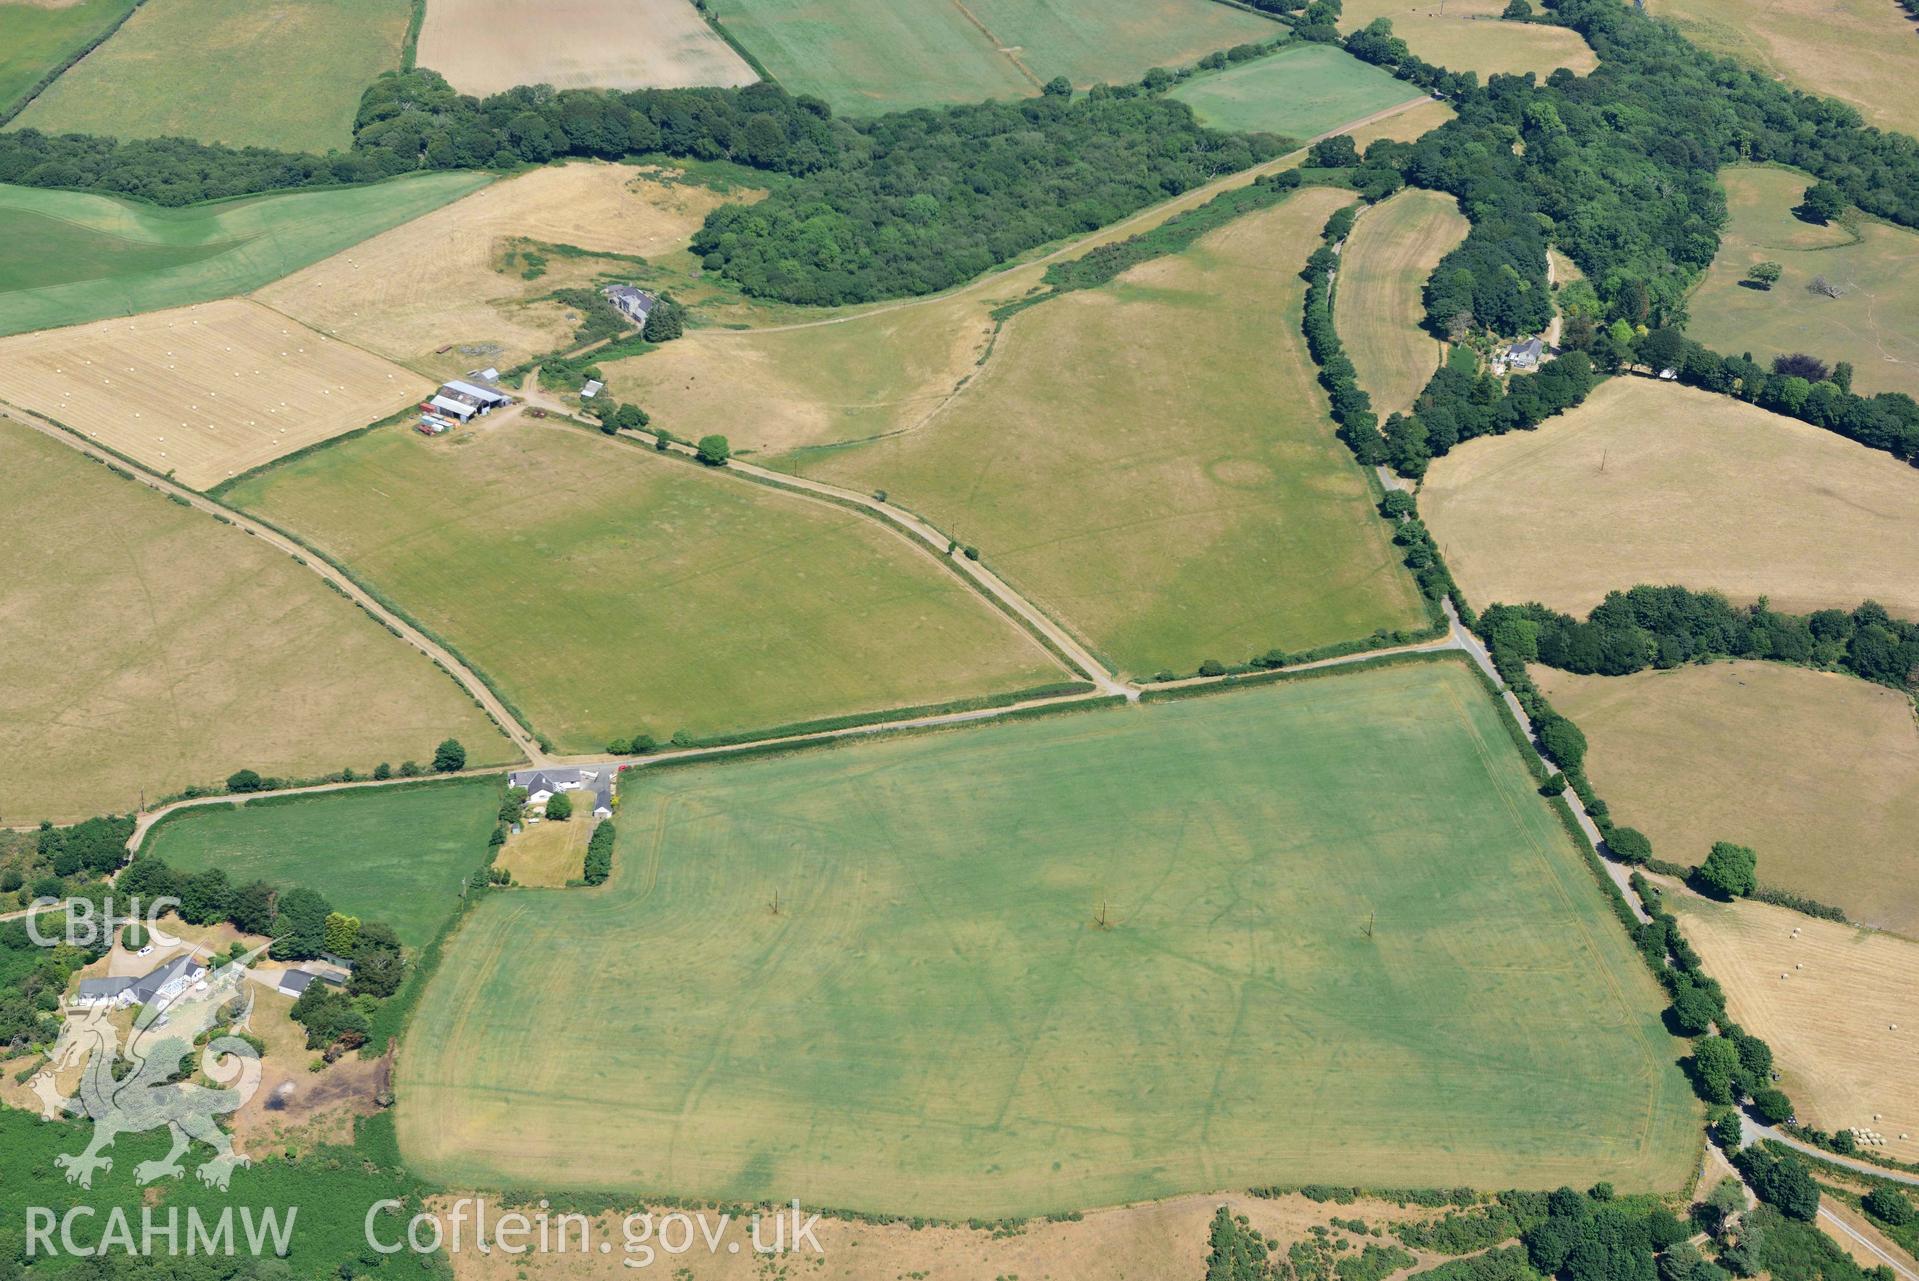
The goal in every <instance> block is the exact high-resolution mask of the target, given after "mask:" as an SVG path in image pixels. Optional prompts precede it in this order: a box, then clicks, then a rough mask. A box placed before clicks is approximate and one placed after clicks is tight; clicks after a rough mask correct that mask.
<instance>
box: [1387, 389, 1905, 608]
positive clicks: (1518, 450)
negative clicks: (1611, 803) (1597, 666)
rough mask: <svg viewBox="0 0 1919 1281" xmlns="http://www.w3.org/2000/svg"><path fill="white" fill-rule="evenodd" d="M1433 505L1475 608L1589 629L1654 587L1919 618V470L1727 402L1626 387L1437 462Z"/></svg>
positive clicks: (1425, 505) (1430, 515) (1431, 520)
mask: <svg viewBox="0 0 1919 1281" xmlns="http://www.w3.org/2000/svg"><path fill="white" fill-rule="evenodd" d="M1419 506H1420V511H1421V514H1422V515H1423V516H1424V517H1425V518H1426V522H1427V524H1429V525H1430V526H1431V527H1432V530H1433V533H1434V535H1435V536H1436V537H1437V538H1438V540H1439V545H1440V549H1441V550H1442V551H1443V552H1444V553H1445V556H1446V560H1447V562H1448V564H1450V565H1451V566H1452V570H1453V574H1454V575H1455V576H1456V577H1457V578H1458V579H1459V582H1460V585H1461V587H1463V588H1464V589H1465V592H1466V596H1467V598H1468V599H1469V600H1471V601H1472V602H1473V603H1474V604H1475V605H1479V606H1482V607H1483V606H1485V605H1490V604H1492V603H1494V602H1495V601H1505V602H1507V603H1510V604H1517V603H1520V602H1523V601H1534V600H1536V601H1540V602H1542V603H1544V604H1546V605H1550V606H1552V607H1553V608H1555V609H1561V610H1565V611H1567V612H1569V613H1575V614H1580V615H1583V614H1584V613H1585V612H1586V611H1587V610H1589V609H1591V608H1592V607H1593V606H1594V605H1596V604H1598V603H1599V602H1600V601H1601V600H1603V599H1604V598H1605V595H1606V593H1607V592H1609V591H1613V590H1623V589H1625V588H1628V587H1632V586H1634V585H1636V584H1640V583H1651V584H1667V583H1678V584H1683V585H1684V586H1687V587H1691V588H1694V589H1708V588H1710V589H1715V590H1718V591H1721V592H1724V593H1725V594H1726V595H1727V596H1729V597H1732V598H1733V599H1735V600H1747V601H1749V600H1755V599H1757V598H1758V597H1760V596H1769V597H1770V598H1771V599H1772V603H1773V605H1774V607H1775V608H1778V609H1784V610H1793V611H1803V610H1813V609H1824V608H1829V607H1831V608H1840V609H1851V608H1852V607H1853V606H1855V605H1857V604H1858V603H1859V602H1860V601H1862V600H1865V599H1867V598H1871V599H1874V600H1877V601H1878V602H1879V603H1880V604H1882V605H1884V606H1885V607H1886V608H1887V609H1888V610H1890V611H1892V612H1893V613H1895V614H1900V615H1903V616H1905V617H1913V616H1915V615H1919V574H1914V573H1913V572H1912V566H1913V564H1914V563H1916V562H1919V521H1915V520H1914V519H1913V514H1914V513H1915V512H1919V471H1915V470H1914V469H1913V468H1911V467H1908V466H1906V465H1905V464H1904V463H1901V462H1900V461H1898V460H1897V459H1895V458H1893V457H1891V456H1890V455H1888V454H1883V453H1880V452H1878V451H1876V450H1871V449H1867V448H1865V447H1864V446H1863V445H1857V444H1854V443H1853V442H1852V441H1849V440H1846V439H1845V438H1843V437H1841V436H1837V435H1834V434H1833V433H1831V432H1828V431H1822V430H1820V429H1819V428H1817V427H1813V426H1809V425H1808V424H1806V423H1801V422H1797V421H1795V420H1793V419H1790V418H1783V417H1781V416H1779V415H1777V414H1769V413H1767V412H1766V411H1764V410H1762V409H1756V408H1754V407H1753V406H1751V405H1747V404H1743V403H1741V402H1739V401H1736V400H1733V399H1732V398H1731V397H1727V396H1715V395H1713V394H1712V393H1710V392H1704V391H1698V390H1695V389H1693V388H1690V387H1680V386H1677V385H1674V384H1671V383H1657V382H1653V381H1652V380H1650V379H1645V378H1633V377H1619V378H1614V379H1612V380H1610V381H1609V382H1607V383H1606V384H1605V385H1603V386H1601V387H1600V388H1599V389H1598V390H1597V391H1595V392H1594V393H1593V394H1592V396H1591V398H1589V399H1588V400H1587V401H1586V403H1585V404H1583V405H1581V406H1580V407H1579V408H1577V409H1574V410H1572V411H1571V412H1569V413H1566V414H1563V415H1560V416H1559V417H1556V418H1549V419H1547V420H1546V421H1545V422H1544V423H1542V424H1540V426H1539V429H1538V430H1537V431H1530V432H1513V433H1512V434H1510V435H1507V436H1496V437H1485V438H1482V439H1479V440H1474V441H1469V442H1467V443H1466V444H1464V445H1461V446H1459V447H1458V448H1457V449H1454V450H1453V452H1452V453H1450V454H1448V455H1446V456H1445V457H1444V458H1437V459H1434V460H1433V465H1432V470H1431V472H1430V473H1429V474H1428V475H1427V477H1426V481H1425V484H1424V486H1423V487H1422V488H1421V490H1420V499H1419Z"/></svg>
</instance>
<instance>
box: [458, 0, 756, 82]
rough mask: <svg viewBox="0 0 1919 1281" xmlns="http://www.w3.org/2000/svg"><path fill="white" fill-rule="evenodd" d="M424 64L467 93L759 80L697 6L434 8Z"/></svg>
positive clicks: (656, 0) (575, 2)
mask: <svg viewBox="0 0 1919 1281" xmlns="http://www.w3.org/2000/svg"><path fill="white" fill-rule="evenodd" d="M420 65H421V66H422V67H431V68H433V69H434V70H435V71H437V72H439V73H440V74H441V75H443V76H445V77H446V78H447V80H448V81H450V82H451V83H452V85H453V87H454V88H455V89H458V90H459V91H460V92H461V93H471V94H477V95H479V96H481V97H484V96H486V95H487V94H490V93H499V92H501V91H502V90H505V89H511V88H513V87H514V86H515V85H528V84H547V85H552V86H553V87H554V88H556V89H673V88H682V87H685V86H689V85H746V84H752V83H753V82H754V81H755V80H757V79H758V78H759V77H758V76H757V75H755V74H754V71H753V68H751V67H749V66H747V65H746V60H745V59H744V58H742V57H740V55H739V54H737V53H735V52H734V51H733V48H732V46H730V45H728V44H727V43H726V41H725V40H723V39H721V38H720V36H719V34H718V33H717V32H715V31H714V30H713V29H712V28H711V27H709V26H707V25H706V23H705V21H703V20H702V19H701V17H700V15H699V12H698V10H696V9H694V7H693V5H692V2H691V0H541V2H540V3H539V4H526V3H524V2H523V0H429V3H428V4H427V6H426V22H425V24H424V25H423V26H422V27H421V28H420Z"/></svg>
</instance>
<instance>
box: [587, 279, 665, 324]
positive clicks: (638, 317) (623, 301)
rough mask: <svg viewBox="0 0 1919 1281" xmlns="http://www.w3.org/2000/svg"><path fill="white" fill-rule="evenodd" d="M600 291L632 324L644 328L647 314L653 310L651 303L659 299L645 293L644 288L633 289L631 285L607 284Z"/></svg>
mask: <svg viewBox="0 0 1919 1281" xmlns="http://www.w3.org/2000/svg"><path fill="white" fill-rule="evenodd" d="M600 293H601V294H602V295H604V296H605V298H606V300H607V301H608V302H610V303H612V304H613V305H614V307H616V308H618V309H619V312H620V314H621V315H623V316H625V317H626V318H627V319H628V320H630V321H632V322H633V323H634V324H636V325H639V326H640V327H641V328H645V326H646V317H647V314H648V313H650V312H651V311H652V310H653V305H654V304H655V303H657V302H658V301H659V299H657V298H655V297H654V296H653V295H652V294H649V293H647V292H646V290H644V289H635V288H634V287H633V286H631V285H608V286H607V287H606V288H604V289H602V290H601V291H600Z"/></svg>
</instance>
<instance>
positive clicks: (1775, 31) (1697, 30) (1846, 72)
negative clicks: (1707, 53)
mask: <svg viewBox="0 0 1919 1281" xmlns="http://www.w3.org/2000/svg"><path fill="white" fill-rule="evenodd" d="M1646 7H1647V9H1648V11H1649V12H1651V13H1652V14H1654V15H1655V16H1656V17H1660V18H1667V19H1670V20H1671V21H1672V22H1673V23H1675V24H1676V25H1677V26H1678V27H1679V30H1680V31H1681V32H1682V33H1683V34H1684V35H1685V37H1686V38H1687V39H1688V40H1690V41H1692V42H1693V43H1694V44H1696V45H1699V46H1700V47H1701V48H1704V49H1710V50H1711V51H1712V52H1714V53H1723V54H1727V55H1729V56H1731V57H1734V58H1738V59H1740V60H1741V61H1743V62H1746V63H1748V64H1750V65H1752V66H1754V67H1757V68H1759V69H1760V70H1761V71H1764V72H1766V73H1768V74H1769V75H1772V76H1774V77H1776V78H1778V79H1780V80H1784V81H1786V82H1788V83H1789V84H1792V85H1795V86H1797V87H1798V88H1800V89H1804V90H1805V91H1806V92H1808V93H1816V94H1822V95H1824V96H1826V97H1828V98H1837V99H1839V100H1840V101H1841V102H1844V103H1847V104H1849V105H1851V106H1852V107H1853V108H1854V109H1856V110H1857V111H1858V112H1859V114H1860V115H1861V116H1863V117H1865V120H1866V123H1867V124H1871V125H1877V126H1878V127H1879V128H1881V129H1896V130H1898V131H1900V132H1901V133H1906V134H1919V102H1915V101H1914V100H1913V95H1912V86H1913V83H1914V79H1915V77H1919V37H1915V33H1914V30H1913V20H1912V19H1911V18H1910V17H1908V16H1907V15H1906V13H1905V11H1904V10H1903V9H1901V8H1900V7H1899V6H1898V5H1897V4H1881V3H1879V2H1878V0H1773V2H1772V3H1769V4H1765V5H1752V4H1746V3H1743V2H1742V0H1649V3H1648V4H1647V6H1646Z"/></svg>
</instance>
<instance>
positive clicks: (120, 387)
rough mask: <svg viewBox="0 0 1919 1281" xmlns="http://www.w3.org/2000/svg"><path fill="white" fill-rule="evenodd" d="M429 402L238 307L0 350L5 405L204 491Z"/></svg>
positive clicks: (324, 340) (380, 372)
mask: <svg viewBox="0 0 1919 1281" xmlns="http://www.w3.org/2000/svg"><path fill="white" fill-rule="evenodd" d="M431 390H432V386H431V385H430V384H429V383H427V382H426V381H425V380H424V379H422V378H420V377H419V376H418V375H416V374H412V373H409V372H408V371H406V370H404V369H402V368H400V367H399V366H398V365H394V364H391V363H390V362H388V361H385V360H382V359H380V358H379V357H378V356H375V355H373V354H372V353H370V352H366V351H362V350H361V349H360V348H358V347H355V346H352V345H350V344H348V343H344V342H339V341H336V340H334V339H331V338H328V337H326V336H325V335H324V334H318V333H315V332H313V331H312V330H310V329H307V328H305V327H304V326H302V325H300V324H298V323H297V322H295V321H293V320H291V319H289V318H288V317H286V316H283V315H279V314H278V313H276V312H274V311H272V310H270V309H268V308H266V307H262V306H260V305H259V304H258V303H252V302H245V301H242V300H239V299H229V300H227V301H225V302H213V303H205V304H202V305H201V306H197V307H182V308H179V309H177V310H174V311H162V312H156V313H155V314H153V315H150V316H137V317H134V318H132V319H129V320H101V321H96V322H95V323H93V324H91V325H79V326H76V327H74V328H71V329H54V330H48V331H45V332H42V333H34V334H19V335H16V336H14V337H12V338H7V339H0V399H4V400H6V401H10V402H12V403H13V404H16V405H19V406H21V407H23V408H26V409H30V410H32V411H34V412H35V413H38V414H42V415H44V416H46V417H48V418H51V419H54V420H55V421H57V422H59V423H62V424H64V425H65V426H68V427H71V428H73V429H74V430H75V431H79V432H82V433H84V434H86V435H87V436H90V437H92V438H93V439H94V440H97V441H99V442H100V443H101V444H103V445H106V446H108V447H109V448H111V449H114V450H117V451H118V452H120V453H122V454H126V455H128V456H129V457H131V458H134V459H136V460H138V461H139V462H141V463H144V464H146V465H147V466H148V467H150V468H152V469H153V470H154V471H157V472H161V473H163V474H166V475H170V476H172V477H173V478H174V479H176V480H178V481H179V482H180V483H182V484H184V485H188V486H191V487H192V488H195V489H207V488H210V487H211V486H213V485H216V484H218V483H219V482H220V481H223V480H225V479H226V478H227V477H229V476H234V475H237V474H239V473H240V472H243V471H248V470H250V469H252V468H254V467H258V466H260V465H261V464H262V463H267V462H271V461H272V460H273V459H275V458H279V457H282V456H284V455H286V454H290V453H293V452H294V451H295V450H298V449H304V448H305V447H306V446H308V445H312V444H317V443H318V442H320V441H323V440H327V439H329V438H331V437H333V436H337V435H340V434H341V433H342V432H348V431H353V430H355V429H356V428H360V427H364V426H366V425H367V424H368V423H370V422H374V421H376V420H378V419H381V418H384V417H386V416H387V415H388V414H391V413H393V412H394V411H395V410H398V409H400V408H402V407H403V406H405V405H406V404H407V403H408V402H409V401H413V400H417V399H418V398H419V397H420V396H422V395H424V394H426V393H428V392H430V391H431Z"/></svg>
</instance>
